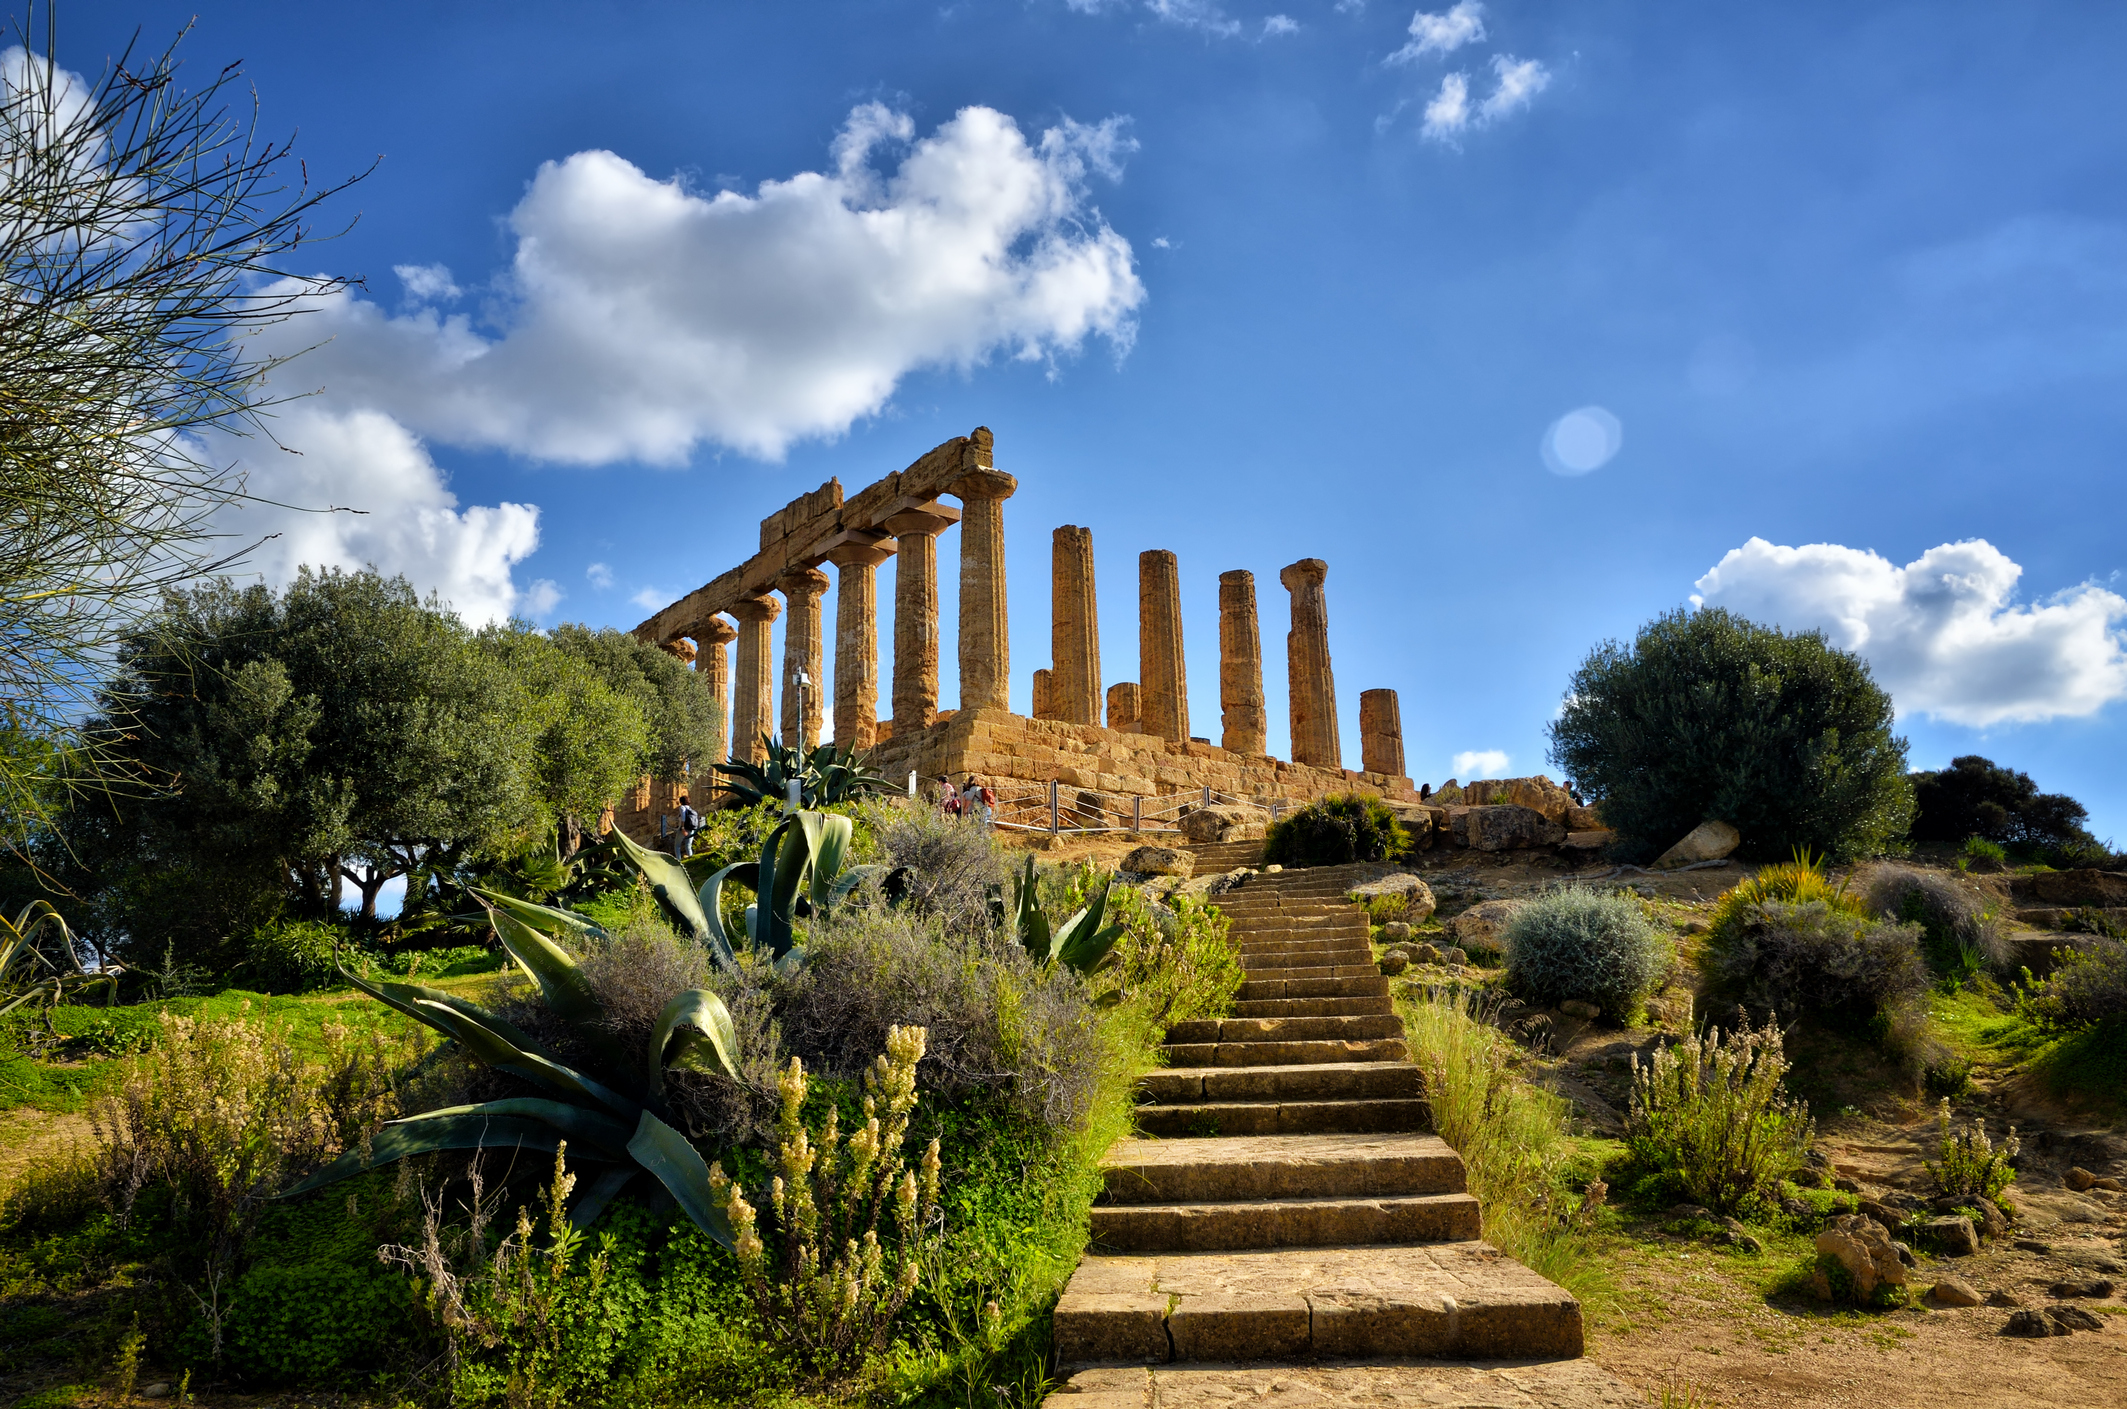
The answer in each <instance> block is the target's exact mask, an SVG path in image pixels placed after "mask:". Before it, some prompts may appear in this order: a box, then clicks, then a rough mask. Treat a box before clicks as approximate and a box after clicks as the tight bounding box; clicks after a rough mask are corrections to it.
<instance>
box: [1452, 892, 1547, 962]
mask: <svg viewBox="0 0 2127 1409" xmlns="http://www.w3.org/2000/svg"><path fill="white" fill-rule="evenodd" d="M1527 903H1528V902H1526V901H1522V900H1485V901H1480V902H1479V903H1477V904H1475V905H1472V906H1471V907H1470V908H1469V909H1467V910H1465V911H1463V912H1462V913H1461V914H1460V915H1457V916H1456V917H1455V918H1454V919H1452V920H1450V921H1448V933H1449V934H1450V935H1453V936H1454V938H1455V942H1456V943H1457V944H1460V945H1462V946H1463V947H1464V948H1466V949H1487V950H1492V951H1495V952H1496V951H1497V950H1499V949H1501V948H1502V947H1504V943H1503V941H1502V939H1501V936H1502V935H1503V934H1504V933H1505V932H1506V928H1507V922H1508V921H1509V920H1512V919H1513V918H1514V916H1515V914H1516V913H1517V912H1518V911H1519V910H1520V909H1521V907H1522V906H1523V905H1525V904H1527Z"/></svg>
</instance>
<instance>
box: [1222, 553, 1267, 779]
mask: <svg viewBox="0 0 2127 1409" xmlns="http://www.w3.org/2000/svg"><path fill="white" fill-rule="evenodd" d="M1219 722H1220V724H1221V725H1222V726H1223V730H1224V732H1223V733H1222V734H1221V735H1220V737H1219V746H1220V747H1221V748H1224V749H1227V750H1229V751H1231V752H1233V753H1245V754H1251V755H1260V754H1263V753H1266V752H1268V751H1269V744H1268V743H1267V742H1266V736H1267V733H1268V730H1269V728H1270V718H1269V715H1268V713H1267V712H1266V711H1265V710H1264V708H1263V631H1262V627H1261V625H1260V624H1259V623H1258V622H1257V620H1256V575H1255V574H1254V573H1252V572H1244V571H1240V570H1238V569H1236V570H1235V571H1233V572H1222V573H1220V574H1219Z"/></svg>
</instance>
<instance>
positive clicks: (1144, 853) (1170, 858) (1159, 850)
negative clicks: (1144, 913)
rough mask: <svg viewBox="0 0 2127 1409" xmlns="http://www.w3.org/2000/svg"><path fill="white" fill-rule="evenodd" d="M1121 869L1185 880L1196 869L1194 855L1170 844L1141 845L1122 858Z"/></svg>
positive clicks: (1139, 873) (1144, 874)
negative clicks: (1176, 848) (1178, 849)
mask: <svg viewBox="0 0 2127 1409" xmlns="http://www.w3.org/2000/svg"><path fill="white" fill-rule="evenodd" d="M1123 869H1124V870H1125V871H1134V872H1136V873H1137V874H1138V875H1140V876H1180V877H1182V878H1183V879H1185V880H1186V879H1187V878H1188V877H1189V875H1190V873H1191V872H1193V871H1195V870H1196V857H1195V856H1194V855H1193V854H1191V853H1189V852H1186V851H1177V850H1175V849H1174V848H1173V847H1171V846H1141V847H1139V848H1138V849H1137V850H1135V851H1133V852H1131V853H1130V854H1129V855H1128V856H1125V857H1124V858H1123ZM1270 869H1275V868H1270Z"/></svg>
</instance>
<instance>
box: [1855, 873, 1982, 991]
mask: <svg viewBox="0 0 2127 1409" xmlns="http://www.w3.org/2000/svg"><path fill="white" fill-rule="evenodd" d="M1855 879H1856V880H1857V881H1859V882H1860V885H1861V890H1862V892H1863V894H1865V895H1866V896H1867V897H1868V904H1869V908H1870V909H1871V910H1872V911H1874V912H1875V913H1876V914H1878V915H1882V916H1884V917H1886V918H1888V919H1895V920H1902V921H1905V922H1906V923H1908V924H1916V925H1919V926H1920V928H1921V931H1922V933H1923V934H1925V935H1926V936H1927V943H1928V949H1929V951H1930V952H1931V953H1932V954H1933V955H1934V957H1935V960H1936V965H1937V967H1938V968H1942V969H1945V970H1948V971H1952V972H1955V971H1959V970H1962V971H1965V972H1976V971H1977V970H1978V969H1979V968H1981V967H1982V966H1984V967H1986V968H1989V969H1994V970H1997V971H1999V970H2003V969H2006V968H2007V967H2008V965H2009V959H2010V950H2009V924H2008V922H2007V921H2006V920H2004V919H2003V918H2002V915H2001V911H2000V909H1999V907H1997V906H1996V905H1994V904H1992V903H1991V902H1990V901H1989V900H1988V898H1987V897H1986V896H1985V895H1983V894H1981V893H1980V891H1979V888H1978V887H1976V886H1974V885H1971V884H1970V883H1969V882H1965V881H1962V880H1959V879H1958V878H1956V877H1954V876H1946V875H1943V874H1941V873H1940V872H1935V871H1922V870H1918V869H1916V868H1914V867H1911V866H1899V865H1894V864H1888V863H1887V864H1883V865H1878V866H1872V867H1870V868H1869V869H1868V870H1867V871H1865V872H1863V873H1862V874H1861V875H1859V876H1857V877H1856V878H1855Z"/></svg>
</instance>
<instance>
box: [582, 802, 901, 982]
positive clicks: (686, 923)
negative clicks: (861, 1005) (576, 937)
mask: <svg viewBox="0 0 2127 1409" xmlns="http://www.w3.org/2000/svg"><path fill="white" fill-rule="evenodd" d="M853 835H854V828H853V827H852V826H851V824H850V820H849V819H848V818H847V817H837V816H834V815H833V814H831V813H826V812H805V811H799V812H793V813H791V814H790V816H788V817H786V818H784V819H783V822H782V824H781V825H780V826H778V827H777V828H776V829H775V830H774V831H773V832H770V833H769V834H768V837H767V839H766V840H764V841H763V842H762V843H761V855H760V859H759V860H757V861H739V862H734V863H733V864H731V865H729V866H726V867H724V868H723V869H722V870H720V871H718V872H716V873H715V874H714V875H712V876H710V877H709V878H708V879H707V880H706V881H704V882H702V884H701V885H700V887H699V888H697V887H696V886H695V884H694V878H693V876H692V875H691V874H690V873H689V872H688V870H687V868H686V867H685V866H684V865H682V864H681V863H679V862H677V861H674V860H673V859H672V858H671V857H669V856H665V855H663V854H662V853H659V852H655V851H652V850H650V849H649V848H648V847H645V846H643V845H641V844H640V843H638V842H635V841H634V840H632V839H630V838H628V837H626V836H624V835H622V834H620V833H618V832H616V833H614V836H615V837H616V838H617V839H618V842H619V844H620V846H621V847H622V848H623V850H624V851H625V852H626V854H627V856H628V859H629V860H630V861H632V862H633V863H634V864H635V866H636V869H638V870H639V871H641V872H642V876H643V879H644V880H645V881H646V882H648V883H649V886H650V891H651V894H653V895H655V896H656V897H657V899H658V902H659V903H660V904H662V905H663V906H664V908H665V912H666V914H668V915H669V916H670V917H671V919H672V922H673V924H674V925H675V926H677V927H678V928H679V929H680V930H682V931H683V932H685V933H686V934H688V935H689V936H691V937H692V938H693V939H695V940H696V941H697V942H699V943H700V944H702V945H703V946H705V947H706V948H707V949H708V950H709V952H710V954H711V955H712V956H713V957H714V958H715V959H716V961H717V963H719V964H721V965H722V966H724V968H725V969H727V970H730V971H733V972H736V971H737V969H738V951H739V949H740V948H742V947H743V948H746V949H750V950H752V951H753V952H754V953H755V954H756V955H757V956H759V957H760V958H762V959H763V960H765V961H766V962H767V963H769V964H771V965H772V966H773V967H774V968H775V970H776V972H778V973H783V974H788V973H794V972H796V971H797V970H798V969H799V968H801V967H802V966H803V965H804V963H805V950H804V948H803V947H802V946H801V945H800V944H799V943H798V929H797V922H798V921H799V920H801V919H804V918H806V917H808V916H810V915H820V914H826V913H827V912H828V911H830V910H832V909H833V908H834V907H835V906H837V905H840V904H841V903H842V902H843V901H845V900H847V899H848V898H849V896H850V894H851V893H852V892H853V891H855V890H856V888H857V887H858V886H860V885H862V884H863V883H864V882H865V881H867V880H871V879H874V878H877V879H879V880H880V881H881V883H882V886H883V888H884V889H885V890H886V892H887V894H888V895H889V896H892V895H894V894H895V892H896V890H897V889H898V888H899V882H900V879H901V877H902V876H903V875H904V874H905V868H899V867H896V868H889V867H885V866H848V865H845V859H846V858H847V857H848V855H849V843H850V840H851V838H852V836H853ZM733 883H736V884H738V885H740V886H743V887H745V888H746V889H748V890H751V891H752V892H753V893H754V897H755V899H754V902H753V904H751V905H749V906H747V907H746V918H745V930H744V933H743V934H737V933H734V932H733V931H732V930H731V929H730V928H729V927H727V926H726V925H725V924H724V914H723V910H724V887H725V886H726V885H727V884H733Z"/></svg>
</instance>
